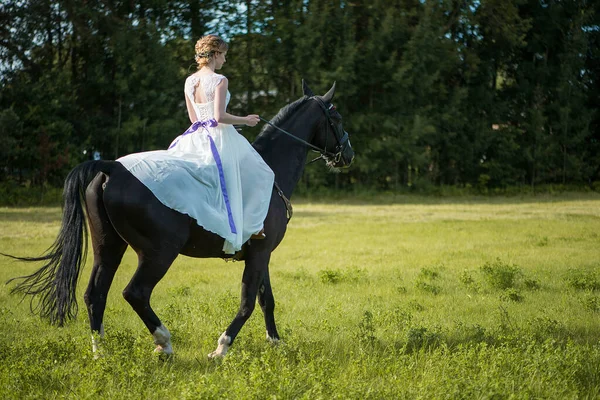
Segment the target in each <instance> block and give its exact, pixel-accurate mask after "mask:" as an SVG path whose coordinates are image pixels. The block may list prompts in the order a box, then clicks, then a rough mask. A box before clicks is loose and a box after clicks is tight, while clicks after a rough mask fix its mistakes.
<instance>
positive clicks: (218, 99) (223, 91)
mask: <svg viewBox="0 0 600 400" xmlns="http://www.w3.org/2000/svg"><path fill="white" fill-rule="evenodd" d="M228 85H229V82H228V81H227V78H223V79H222V80H221V82H219V84H218V85H217V90H216V91H215V119H216V120H217V122H218V123H220V124H231V125H233V124H245V125H248V126H254V125H256V124H258V121H259V119H258V115H256V114H249V115H247V116H245V117H238V116H236V115H232V114H229V113H228V112H226V111H225V100H226V98H227V86H228Z"/></svg>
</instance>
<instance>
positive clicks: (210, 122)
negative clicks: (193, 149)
mask: <svg viewBox="0 0 600 400" xmlns="http://www.w3.org/2000/svg"><path fill="white" fill-rule="evenodd" d="M217 125H219V123H218V122H217V120H216V119H214V118H211V119H207V120H204V121H196V122H194V123H193V124H192V125H191V126H190V127H189V128H188V129H187V131H185V132H183V133H182V134H181V135H180V136H179V137H178V138H177V140H175V141H174V142H173V143H172V144H171V145H170V146H169V149H170V148H172V147H174V146H175V145H176V144H177V143H178V142H179V139H181V138H182V137H184V136H185V135H189V134H190V133H194V132H196V131H197V130H198V129H200V128H204V129H205V130H206V132H207V133H209V132H208V128H214V127H215V126H217Z"/></svg>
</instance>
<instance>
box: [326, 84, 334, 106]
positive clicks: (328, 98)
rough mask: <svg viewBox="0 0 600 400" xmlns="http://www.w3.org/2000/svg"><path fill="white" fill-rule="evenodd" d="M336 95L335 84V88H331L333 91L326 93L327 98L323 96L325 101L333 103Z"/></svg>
mask: <svg viewBox="0 0 600 400" xmlns="http://www.w3.org/2000/svg"><path fill="white" fill-rule="evenodd" d="M334 94H335V82H333V86H332V87H331V89H329V92H327V93H325V96H323V100H325V101H327V102H329V103H331V100H333V95H334Z"/></svg>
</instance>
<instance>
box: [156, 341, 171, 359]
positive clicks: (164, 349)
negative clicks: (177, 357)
mask: <svg viewBox="0 0 600 400" xmlns="http://www.w3.org/2000/svg"><path fill="white" fill-rule="evenodd" d="M154 352H155V353H157V354H159V355H161V356H162V355H164V356H172V355H173V347H171V343H168V344H166V345H164V346H162V345H160V344H159V345H157V346H156V348H155V349H154Z"/></svg>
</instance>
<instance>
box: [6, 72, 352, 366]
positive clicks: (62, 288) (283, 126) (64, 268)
mask: <svg viewBox="0 0 600 400" xmlns="http://www.w3.org/2000/svg"><path fill="white" fill-rule="evenodd" d="M302 87H303V92H304V96H303V97H302V98H300V99H299V100H296V101H295V102H293V103H291V104H289V105H288V106H286V107H285V108H283V109H281V110H280V111H279V113H278V114H277V116H276V117H275V118H274V119H273V121H272V122H271V123H269V125H266V126H265V128H264V129H263V130H262V132H261V133H260V135H259V136H258V137H257V139H256V141H255V142H254V143H253V146H254V147H255V149H256V150H257V151H258V153H259V154H260V155H261V156H262V157H263V159H264V160H265V162H266V163H267V164H268V165H269V166H270V167H271V169H272V170H273V172H274V173H275V181H276V182H277V183H278V184H279V188H275V189H274V190H273V193H272V196H271V203H270V206H269V211H268V214H267V217H266V219H265V224H264V229H265V234H266V239H262V240H250V242H249V243H246V244H245V245H244V248H243V259H244V261H245V268H244V273H243V277H242V295H241V297H242V298H241V304H240V308H239V311H238V313H237V315H236V316H235V318H234V319H233V321H232V322H231V324H230V325H229V327H228V328H227V330H226V331H225V332H224V333H223V334H222V335H221V337H220V338H219V340H218V347H217V349H216V350H215V351H214V352H212V353H211V354H210V355H209V356H210V357H215V356H224V355H225V354H226V353H227V350H228V348H229V347H230V346H231V344H232V343H233V341H234V340H235V338H236V336H237V334H238V333H239V331H240V329H241V328H242V326H243V325H244V323H245V322H246V321H247V320H248V318H249V317H250V315H251V314H252V312H253V310H254V305H255V302H256V298H257V296H258V303H259V304H260V307H261V309H262V311H263V313H264V318H265V324H266V329H267V339H268V340H270V341H277V340H279V334H278V333H277V328H276V326H275V318H274V315H273V311H274V309H275V300H274V298H273V291H272V289H271V282H270V278H269V260H270V258H271V253H272V252H273V250H274V249H275V248H276V247H277V246H278V245H279V243H280V242H281V241H282V240H283V236H284V235H285V232H286V228H287V223H288V213H289V211H290V210H289V207H288V204H287V199H288V198H290V197H291V195H292V192H293V191H294V188H295V186H296V184H297V183H298V181H299V179H300V177H301V175H302V172H303V170H304V165H305V161H306V157H307V152H308V149H309V148H310V147H312V148H316V149H320V152H321V156H322V157H323V158H324V159H325V160H326V161H327V164H328V165H329V166H330V167H333V168H337V167H346V166H349V165H350V163H351V162H352V159H353V158H354V152H353V150H352V148H351V146H350V141H349V140H348V134H347V133H346V132H345V131H344V130H343V128H342V118H341V116H340V114H339V113H338V112H337V111H336V110H335V107H334V106H333V105H332V103H331V101H332V99H333V95H334V92H335V84H334V85H333V87H332V88H331V89H330V90H329V91H328V92H327V94H325V95H324V96H315V95H314V94H313V93H312V91H311V90H310V89H309V88H308V86H307V85H306V84H305V83H304V82H303V83H302ZM290 132H291V133H293V134H291V133H290ZM63 202H64V204H63V217H62V226H61V229H60V232H59V233H58V237H57V238H56V240H55V242H54V244H53V245H52V247H50V249H49V250H48V251H47V253H46V254H45V255H43V256H40V257H31V258H28V257H14V258H17V259H20V260H24V261H44V262H46V263H45V265H44V266H43V267H42V268H40V269H39V270H38V271H37V272H35V273H33V274H31V275H28V276H24V277H20V278H15V279H22V281H21V282H20V283H19V284H18V285H17V286H15V288H14V289H13V292H18V293H23V294H26V295H33V296H34V298H36V297H35V296H38V297H37V299H38V301H39V302H38V303H37V310H38V311H39V313H40V315H41V316H42V317H45V318H48V319H49V320H50V322H51V323H53V324H58V325H63V324H64V323H65V322H66V321H67V320H69V319H72V318H74V317H75V316H76V314H77V300H76V298H75V289H76V285H77V280H78V277H79V273H80V270H81V267H82V265H83V263H84V261H85V259H86V251H87V226H86V222H85V213H84V209H83V208H84V206H85V208H86V211H87V220H88V224H89V229H90V231H91V237H92V246H93V251H94V266H93V269H92V273H91V277H90V281H89V285H88V287H87V290H86V292H85V303H86V305H87V310H88V314H89V320H90V327H91V329H92V333H97V334H99V335H100V337H102V336H103V335H104V327H103V323H102V319H103V316H104V309H105V307H106V299H107V295H108V290H109V288H110V285H111V283H112V280H113V277H114V276H115V272H116V271H117V268H118V267H119V264H120V263H121V259H122V257H123V254H124V253H125V250H126V248H127V246H131V247H132V248H133V249H134V250H135V252H136V253H137V255H138V260H139V264H138V268H137V270H136V272H135V274H134V276H133V278H132V279H131V281H130V282H129V284H128V285H127V287H126V288H125V290H124V291H123V297H124V298H125V299H126V300H127V302H129V304H130V305H131V306H132V307H133V309H134V310H135V312H136V313H137V314H138V315H139V316H140V318H141V319H142V320H143V321H144V323H145V324H146V327H147V328H148V330H149V331H150V333H151V334H152V336H153V337H154V343H155V344H156V346H157V348H156V351H159V352H162V353H164V354H171V353H172V352H173V349H172V347H171V340H170V334H169V331H168V330H167V328H165V326H164V325H163V324H162V323H161V321H160V319H159V318H158V316H157V315H156V314H155V313H154V311H153V310H152V308H151V307H150V296H151V294H152V290H153V289H154V287H155V286H156V284H157V283H158V282H159V281H160V280H161V279H162V277H163V276H164V275H165V273H166V272H167V270H168V269H169V267H170V266H171V264H172V263H173V261H174V260H175V258H177V256H178V255H179V254H184V255H187V256H190V257H198V258H208V257H220V258H228V257H231V256H230V255H226V254H224V253H223V252H222V248H223V239H222V238H221V237H219V236H217V235H215V234H213V233H210V232H208V231H206V230H204V229H203V228H202V227H201V226H198V225H197V224H196V222H195V220H193V219H192V218H191V217H189V216H188V215H186V214H182V213H179V212H177V211H174V210H172V209H170V208H167V207H166V206H164V205H163V204H162V203H161V202H159V201H158V200H157V199H156V197H154V195H153V194H152V193H151V192H150V191H149V190H148V189H147V188H146V187H145V186H144V185H143V184H142V183H141V182H140V181H138V180H137V179H136V178H135V177H134V176H133V175H132V174H131V173H129V172H128V171H127V170H126V169H125V168H124V167H123V166H122V165H121V164H120V163H119V162H115V161H88V162H85V163H83V164H80V165H79V166H77V167H75V168H74V169H73V170H72V171H71V172H70V173H69V175H68V176H67V178H66V180H65V185H64V192H63ZM34 298H32V302H33V301H34ZM32 306H33V304H32ZM33 308H34V307H32V309H33ZM96 336H97V335H95V334H93V335H92V337H93V338H94V339H93V343H92V344H93V350H94V351H96V350H97V343H96V339H95V337H96Z"/></svg>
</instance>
